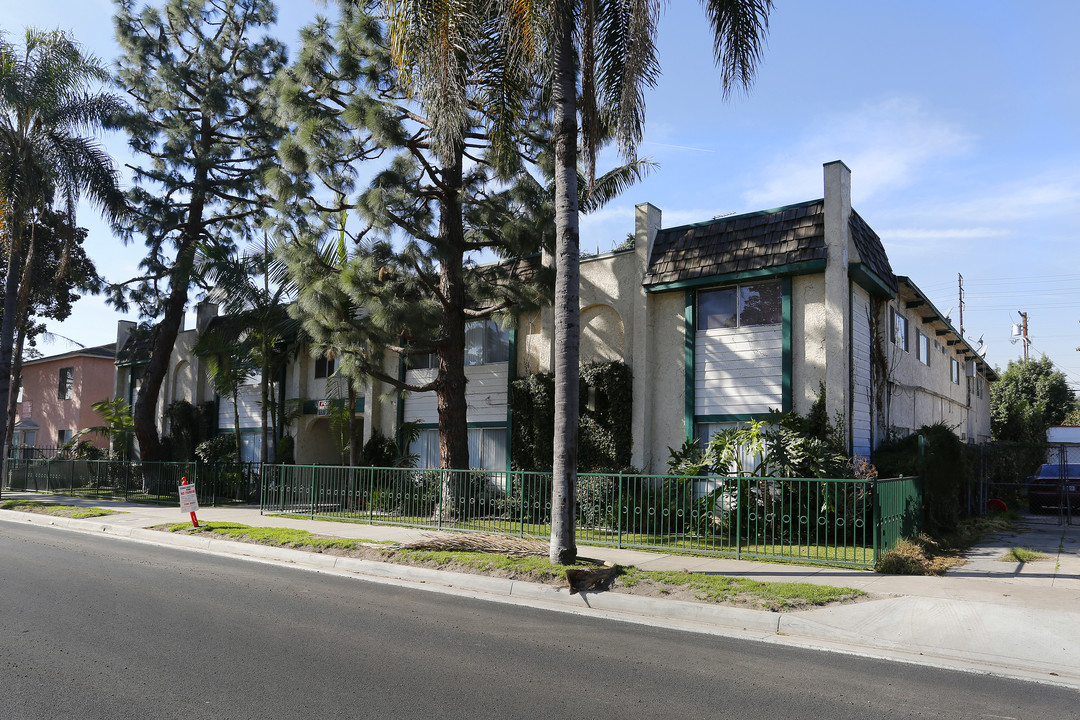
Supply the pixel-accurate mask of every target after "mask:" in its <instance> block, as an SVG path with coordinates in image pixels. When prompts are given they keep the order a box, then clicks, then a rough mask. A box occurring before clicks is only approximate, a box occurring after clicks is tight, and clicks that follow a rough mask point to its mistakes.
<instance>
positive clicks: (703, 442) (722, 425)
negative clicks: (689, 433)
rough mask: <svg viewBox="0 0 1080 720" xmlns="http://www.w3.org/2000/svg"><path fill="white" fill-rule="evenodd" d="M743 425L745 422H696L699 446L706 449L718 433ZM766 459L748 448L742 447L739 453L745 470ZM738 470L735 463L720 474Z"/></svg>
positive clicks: (747, 470)
mask: <svg viewBox="0 0 1080 720" xmlns="http://www.w3.org/2000/svg"><path fill="white" fill-rule="evenodd" d="M742 425H743V423H739V422H711V423H704V422H699V423H695V427H696V429H697V433H696V438H697V441H698V447H700V448H701V449H702V450H704V449H705V448H706V447H707V446H708V445H709V440H711V439H712V436H713V435H715V434H716V433H718V432H721V431H723V430H734V429H736V428H738V427H740V426H742ZM764 459H765V458H764V456H763V455H760V454H758V453H753V452H748V451H747V449H746V448H742V449H741V450H740V453H739V458H738V462H739V464H740V465H741V466H742V469H743V471H744V472H751V471H753V470H754V469H755V468H757V467H758V466H759V465H760V464H761V462H762V460H764ZM736 470H737V468H736V466H735V465H734V464H733V465H731V466H730V467H728V468H727V470H726V472H723V473H719V474H721V475H725V474H729V473H730V474H731V475H734V474H735V473H736Z"/></svg>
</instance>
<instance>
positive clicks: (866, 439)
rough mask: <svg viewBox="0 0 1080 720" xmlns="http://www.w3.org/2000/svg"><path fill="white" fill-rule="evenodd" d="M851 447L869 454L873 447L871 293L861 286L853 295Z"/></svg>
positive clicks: (856, 451) (856, 286) (868, 455)
mask: <svg viewBox="0 0 1080 720" xmlns="http://www.w3.org/2000/svg"><path fill="white" fill-rule="evenodd" d="M851 377H852V394H851V446H852V451H853V452H854V453H855V454H857V455H863V456H864V457H870V451H871V450H872V449H873V435H872V432H871V429H870V428H871V422H872V415H871V402H870V392H871V391H870V294H869V293H867V292H866V291H865V290H863V289H862V288H861V287H859V286H858V285H855V286H854V287H853V288H852V298H851Z"/></svg>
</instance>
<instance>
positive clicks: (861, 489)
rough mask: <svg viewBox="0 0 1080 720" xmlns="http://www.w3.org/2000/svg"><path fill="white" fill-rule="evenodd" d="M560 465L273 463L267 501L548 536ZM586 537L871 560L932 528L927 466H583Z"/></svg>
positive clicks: (317, 511) (356, 516)
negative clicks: (719, 470)
mask: <svg viewBox="0 0 1080 720" xmlns="http://www.w3.org/2000/svg"><path fill="white" fill-rule="evenodd" d="M551 487H552V480H551V475H550V474H549V473H535V472H485V471H479V470H471V471H457V470H438V469H434V470H431V469H429V470H415V469H404V468H348V467H329V466H300V465H273V466H269V465H268V466H264V467H263V468H262V482H261V497H260V505H261V508H262V512H264V513H286V514H302V515H306V516H308V517H312V518H316V517H319V518H335V519H348V520H356V521H362V522H368V523H383V524H392V525H407V526H415V527H427V528H433V529H438V530H459V531H485V532H496V533H506V534H514V535H523V536H527V535H528V536H537V537H545V536H547V535H549V534H550V531H551ZM576 500H577V501H576V507H577V523H576V527H577V531H576V532H577V538H578V540H579V541H581V542H582V543H586V544H594V545H613V546H616V547H621V548H643V549H662V550H667V551H672V552H679V551H684V552H686V551H689V552H701V553H711V554H719V555H728V556H732V557H736V558H741V557H747V558H768V559H785V560H795V561H810V562H815V563H828V564H835V565H845V566H872V565H873V564H874V563H875V562H876V561H877V557H878V553H879V552H881V551H884V550H887V549H890V548H891V547H893V546H894V545H895V543H896V542H897V541H898V540H899V539H900V538H903V537H912V536H913V535H915V534H917V533H918V532H919V531H920V530H921V520H922V492H921V486H920V484H919V482H918V479H917V478H897V479H891V480H835V479H833V480H821V479H786V478H785V479H780V478H760V477H692V478H675V477H668V476H657V475H611V474H581V475H579V477H578V485H577V498H576Z"/></svg>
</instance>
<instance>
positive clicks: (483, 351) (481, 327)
mask: <svg viewBox="0 0 1080 720" xmlns="http://www.w3.org/2000/svg"><path fill="white" fill-rule="evenodd" d="M509 360H510V332H509V331H508V330H503V329H502V328H500V327H499V324H498V323H496V322H495V321H494V320H486V321H484V320H481V321H479V322H470V323H466V324H465V364H466V365H489V364H491V363H503V362H509Z"/></svg>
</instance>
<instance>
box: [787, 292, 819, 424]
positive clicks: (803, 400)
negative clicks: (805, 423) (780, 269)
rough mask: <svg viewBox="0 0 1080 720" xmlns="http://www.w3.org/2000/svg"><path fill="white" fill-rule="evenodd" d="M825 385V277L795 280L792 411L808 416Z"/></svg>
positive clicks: (792, 300) (792, 336)
mask: <svg viewBox="0 0 1080 720" xmlns="http://www.w3.org/2000/svg"><path fill="white" fill-rule="evenodd" d="M824 382H825V275H824V274H823V273H816V274H813V275H799V276H796V277H794V278H792V279H791V394H792V399H791V400H792V409H794V410H795V411H796V412H798V413H800V414H802V415H805V414H806V413H807V412H809V411H810V406H812V405H813V404H814V401H815V400H816V399H817V395H818V388H819V387H820V386H821V384H822V383H824Z"/></svg>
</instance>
